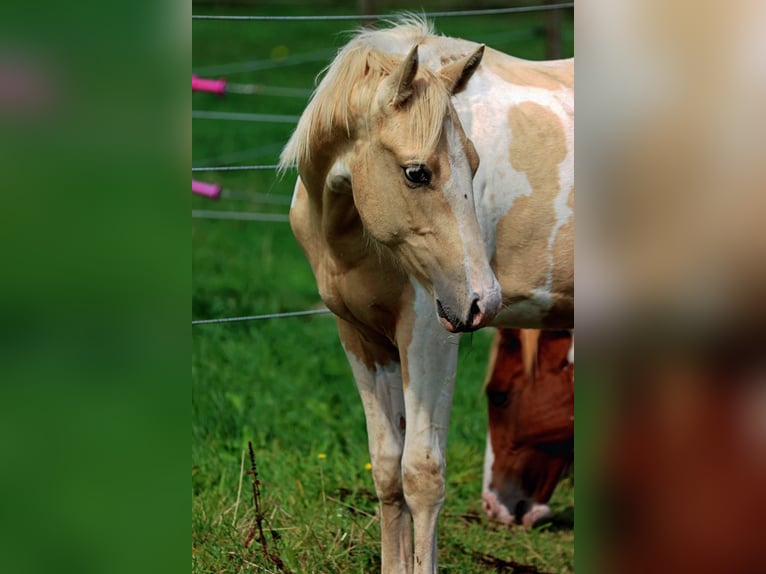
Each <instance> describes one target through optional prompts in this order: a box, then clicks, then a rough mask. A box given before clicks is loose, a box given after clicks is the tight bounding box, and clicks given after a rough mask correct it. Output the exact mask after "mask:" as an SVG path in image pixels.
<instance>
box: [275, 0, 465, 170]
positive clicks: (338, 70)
mask: <svg viewBox="0 0 766 574" xmlns="http://www.w3.org/2000/svg"><path fill="white" fill-rule="evenodd" d="M388 24H389V25H393V27H391V28H386V29H380V30H361V31H358V32H357V33H356V34H355V35H354V37H353V38H352V39H351V40H350V41H349V42H348V43H347V44H346V45H345V46H344V47H343V48H341V49H340V50H339V52H338V54H337V55H336V57H335V59H334V60H333V61H332V63H331V64H330V65H329V66H328V67H327V68H325V75H324V78H323V79H322V81H321V82H320V83H319V85H318V86H317V88H316V90H314V93H313V95H312V97H311V100H310V101H309V103H308V105H307V106H306V109H305V110H304V112H303V114H302V115H301V118H300V120H299V121H298V125H297V127H296V128H295V131H294V132H293V134H292V136H291V137H290V140H289V141H288V142H287V145H286V146H285V148H284V149H283V150H282V153H281V155H280V161H279V169H280V171H281V172H284V170H286V169H287V168H289V167H291V166H292V165H298V166H299V167H300V166H305V165H307V164H309V162H310V161H311V157H312V152H313V151H314V150H315V149H317V148H325V147H326V146H327V145H328V144H331V143H334V142H336V141H337V139H338V138H339V137H343V138H346V139H350V138H351V137H352V135H353V132H354V131H355V130H356V129H359V128H360V127H364V129H367V130H369V129H370V124H369V123H367V120H369V119H370V117H371V114H372V112H373V108H374V106H375V104H376V99H375V95H376V93H377V89H378V87H379V85H380V83H381V81H383V80H384V79H385V78H386V77H387V76H389V75H390V74H391V73H392V72H393V71H394V70H396V67H397V65H398V64H399V63H400V62H401V61H402V59H403V55H404V54H406V53H407V52H409V50H410V49H411V48H412V46H414V45H415V44H419V43H421V42H423V41H424V40H426V39H427V38H428V37H430V36H433V35H434V32H433V29H432V27H431V25H430V23H428V22H427V21H425V20H424V19H422V18H418V17H417V16H412V15H409V16H403V17H401V18H400V19H398V20H397V21H396V22H388ZM413 88H414V95H413V97H412V98H411V102H410V103H409V104H408V105H410V106H411V108H410V114H411V122H410V133H409V134H408V135H406V136H403V137H406V138H407V140H408V141H405V142H403V143H405V144H409V145H410V146H411V148H412V149H417V150H422V153H423V154H425V153H427V152H428V151H429V150H431V149H433V147H434V146H435V145H436V142H437V141H438V139H439V136H440V135H441V130H442V124H443V120H444V116H445V114H446V113H447V109H448V104H449V97H450V95H449V93H448V92H447V89H446V87H445V86H444V85H443V83H442V82H441V81H438V76H437V74H436V72H434V71H432V70H429V69H427V68H426V67H425V66H424V65H422V64H421V65H420V66H419V69H418V75H417V77H416V81H415V82H414V84H413Z"/></svg>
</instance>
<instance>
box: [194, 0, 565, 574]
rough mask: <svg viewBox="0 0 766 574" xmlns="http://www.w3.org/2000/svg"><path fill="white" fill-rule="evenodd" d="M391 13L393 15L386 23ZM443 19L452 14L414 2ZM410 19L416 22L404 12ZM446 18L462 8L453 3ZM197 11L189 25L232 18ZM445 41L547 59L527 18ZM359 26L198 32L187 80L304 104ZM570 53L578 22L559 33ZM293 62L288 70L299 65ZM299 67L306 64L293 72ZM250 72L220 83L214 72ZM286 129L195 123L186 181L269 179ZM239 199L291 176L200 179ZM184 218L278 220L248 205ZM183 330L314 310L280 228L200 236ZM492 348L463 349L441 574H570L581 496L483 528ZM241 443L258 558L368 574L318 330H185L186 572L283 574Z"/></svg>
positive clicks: (369, 498) (276, 108) (198, 204)
mask: <svg viewBox="0 0 766 574" xmlns="http://www.w3.org/2000/svg"><path fill="white" fill-rule="evenodd" d="M390 4H391V3H388V4H386V9H388V7H389V5H390ZM422 5H423V7H424V8H426V9H442V8H443V7H444V6H445V5H446V4H445V3H438V4H437V3H431V4H429V3H423V4H422ZM254 6H255V7H254V8H252V9H251V10H250V12H249V13H258V14H269V13H272V14H311V13H324V14H328V13H353V12H354V11H355V10H356V7H357V3H356V2H346V3H342V2H334V3H322V2H315V3H308V2H306V3H305V4H303V3H297V2H288V3H285V2H281V3H278V2H272V3H267V2H266V3H264V2H260V3H258V4H255V5H254ZM409 6H410V7H411V6H412V5H411V4H409ZM448 7H450V8H453V7H459V6H458V5H457V4H455V5H454V6H452V5H449V6H448ZM239 10H240V11H239V12H238V9H237V8H236V7H234V6H226V7H223V8H221V9H220V10H217V9H216V8H214V7H212V6H209V5H198V6H197V5H195V7H194V10H193V11H194V12H195V13H216V11H217V12H218V13H229V14H234V13H243V12H242V11H241V9H239ZM436 24H437V29H438V30H439V31H440V32H442V33H445V34H450V35H460V36H462V37H465V38H468V39H472V40H476V41H481V42H485V43H487V44H488V45H491V46H493V47H496V48H498V49H501V50H504V51H507V52H509V53H512V54H515V55H518V56H522V57H527V58H533V59H539V58H542V57H543V40H542V35H541V25H542V18H541V17H540V16H539V15H536V14H528V15H522V16H516V15H508V16H493V17H480V18H452V19H446V18H445V19H440V20H437V22H436ZM355 25H356V23H354V22H219V21H195V22H194V23H193V28H192V30H193V64H192V65H193V70H194V71H195V72H196V73H198V74H199V75H201V76H205V77H221V76H224V75H225V76H227V77H228V78H229V80H230V81H232V82H239V83H255V84H265V85H269V86H284V87H292V88H301V89H310V88H311V87H312V86H313V81H314V77H315V75H316V74H317V73H318V72H319V71H320V70H321V69H322V68H323V67H324V66H325V65H326V64H327V62H328V60H329V59H330V57H331V55H332V53H333V52H334V50H335V49H336V48H337V47H338V46H340V45H341V44H342V43H343V42H344V37H343V36H342V35H341V34H339V33H340V32H342V31H345V30H348V29H349V28H352V27H354V26H355ZM564 32H565V35H564V39H565V53H566V54H567V55H569V54H571V51H572V28H571V20H570V21H568V22H566V25H565V27H564ZM296 55H298V56H301V57H300V58H297V60H301V59H302V60H303V63H296V58H295V56H296ZM303 55H309V56H308V57H303ZM243 62H244V63H246V65H243V66H232V67H230V68H229V70H232V69H236V68H249V69H251V70H252V71H248V72H232V71H226V68H225V67H223V65H227V66H228V65H229V64H232V63H237V64H239V63H243ZM192 101H193V104H192V105H193V108H194V109H195V110H212V111H229V112H245V113H267V114H289V115H297V114H300V112H301V111H302V109H303V107H304V105H305V102H306V100H305V98H300V97H286V96H278V97H276V96H265V95H260V96H256V95H234V94H232V95H229V96H226V97H224V98H219V97H216V96H211V95H206V94H195V95H194V97H193V100H192ZM292 127H293V125H291V124H288V123H255V122H235V121H220V120H207V119H197V120H194V122H193V149H192V154H193V165H195V166H204V165H237V164H240V165H244V164H271V163H274V162H275V161H276V159H277V156H278V154H279V150H280V149H281V146H282V145H283V143H284V142H285V141H286V139H287V137H288V136H289V134H290V131H291V130H292ZM195 177H196V179H200V180H203V181H210V182H218V183H221V184H222V185H223V186H224V187H225V188H226V189H229V190H232V191H234V192H237V193H239V194H243V195H244V194H252V193H259V194H270V195H271V196H273V197H275V198H288V197H289V195H290V192H291V188H292V183H293V177H294V174H288V175H287V176H286V177H285V178H284V181H279V180H278V179H276V177H275V174H274V173H273V172H272V171H263V172H256V171H249V172H235V173H198V174H195ZM193 205H194V208H195V209H220V210H229V211H254V212H261V213H263V212H274V213H286V211H287V206H286V205H274V204H272V203H264V202H262V201H258V200H253V199H228V200H221V201H219V202H218V203H215V204H214V203H211V202H210V201H209V200H206V199H204V198H200V197H195V198H194V200H193ZM192 242H193V293H192V317H193V318H194V319H206V318H214V317H229V316H242V315H254V314H261V313H273V312H282V311H298V310H305V309H311V308H313V307H316V306H318V305H320V304H321V302H320V301H319V298H318V296H317V292H316V286H315V283H314V278H313V276H312V274H311V270H310V268H309V266H308V263H307V262H306V261H305V259H304V257H303V254H302V253H301V251H300V249H299V248H298V245H297V243H296V242H295V240H294V238H293V237H292V234H291V232H290V229H289V226H288V225H287V224H286V223H280V222H248V221H221V220H206V219H195V220H193V224H192ZM490 336H491V333H489V332H479V333H476V334H474V335H473V336H470V337H464V339H463V343H462V345H461V350H460V354H461V361H460V369H459V372H458V381H457V385H456V389H455V402H454V408H453V412H452V419H451V428H450V438H449V448H448V453H447V463H448V470H447V473H448V484H447V502H446V504H445V507H444V510H443V512H442V515H441V519H440V529H439V556H440V571H441V572H455V573H458V572H460V573H464V572H498V571H499V572H572V571H573V569H574V530H573V529H574V489H573V486H572V483H571V481H570V480H565V481H564V483H562V485H560V487H559V488H558V490H557V492H556V494H555V496H554V499H553V501H552V507H553V509H554V513H555V517H554V520H553V522H552V523H551V524H548V525H546V526H543V527H541V528H539V529H535V530H532V531H529V532H526V531H522V530H510V529H509V528H507V527H502V526H499V525H495V524H492V523H490V522H488V520H487V519H486V518H485V517H484V515H483V513H482V512H481V474H482V459H483V453H484V439H485V434H486V416H487V415H486V404H485V400H484V397H483V396H482V393H481V384H482V381H483V378H484V374H485V369H486V355H487V348H488V345H489V340H490ZM249 441H250V442H252V444H253V448H254V452H255V459H256V463H257V469H258V474H259V479H260V481H261V489H262V492H261V503H262V510H263V512H264V514H265V516H266V519H267V523H266V525H265V526H264V528H265V530H266V532H267V543H268V549H269V551H270V552H271V553H273V554H275V555H277V556H279V558H280V559H281V561H282V562H283V564H284V566H283V570H282V571H290V572H356V573H367V572H374V571H376V570H377V569H378V568H379V552H380V542H379V534H380V533H379V523H378V520H377V517H376V507H377V503H376V499H375V495H374V490H373V484H372V478H371V476H370V471H369V466H368V463H369V457H368V455H367V446H366V445H367V440H366V435H365V427H364V416H363V412H362V408H361V404H360V402H359V398H358V396H357V393H356V389H355V386H354V383H353V380H352V378H351V373H350V369H349V367H348V365H347V363H346V360H345V357H344V355H343V353H342V350H341V347H340V344H339V342H338V338H337V334H336V331H335V325H334V321H333V320H332V319H331V318H330V317H328V316H316V317H312V318H290V319H275V320H265V321H257V322H244V323H230V324H221V325H204V326H196V327H193V331H192V571H193V572H200V573H201V572H252V571H255V572H277V571H280V569H279V568H278V567H277V566H276V565H275V564H274V563H273V562H270V561H269V560H267V559H266V558H265V557H264V553H263V551H262V548H261V545H260V544H259V542H258V541H257V539H256V540H253V541H252V542H251V543H250V544H249V545H248V546H247V547H246V546H245V543H246V540H247V538H248V535H249V534H250V532H251V530H252V528H253V526H254V524H255V520H254V519H255V515H256V513H255V508H254V505H253V500H252V490H251V486H250V476H249V475H247V474H246V471H247V470H248V469H249V467H250V462H249V457H248V456H246V450H247V445H248V442H249Z"/></svg>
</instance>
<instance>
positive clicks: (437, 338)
mask: <svg viewBox="0 0 766 574" xmlns="http://www.w3.org/2000/svg"><path fill="white" fill-rule="evenodd" d="M413 286H414V288H415V305H414V307H415V308H414V312H415V317H414V321H413V323H412V324H413V333H412V339H411V342H410V344H409V346H408V347H407V349H406V350H403V352H404V353H405V356H403V364H404V365H406V372H405V373H404V377H405V380H406V381H407V386H406V389H405V391H404V404H405V409H406V411H407V434H406V437H405V441H404V455H403V457H402V482H403V486H404V497H405V500H406V501H407V506H408V507H409V509H410V512H411V513H412V518H413V522H414V528H415V563H414V571H415V572H416V573H427V574H435V573H436V567H437V556H436V521H437V518H438V516H439V511H440V510H441V507H442V504H443V502H444V488H445V470H446V468H445V454H446V448H447V427H448V425H449V415H450V409H451V407H452V392H453V388H454V383H455V371H456V368H457V352H458V343H459V340H460V337H459V335H452V334H449V333H447V332H446V331H445V330H444V328H442V326H441V325H440V324H439V322H438V319H437V318H436V314H435V313H434V311H433V300H432V298H431V295H429V294H428V293H427V292H426V291H425V290H424V289H423V288H422V287H420V285H417V284H413Z"/></svg>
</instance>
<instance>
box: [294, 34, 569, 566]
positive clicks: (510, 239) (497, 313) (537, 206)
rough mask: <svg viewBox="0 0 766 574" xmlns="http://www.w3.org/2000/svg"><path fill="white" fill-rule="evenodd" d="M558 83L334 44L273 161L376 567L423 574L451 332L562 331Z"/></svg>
mask: <svg viewBox="0 0 766 574" xmlns="http://www.w3.org/2000/svg"><path fill="white" fill-rule="evenodd" d="M572 84H573V62H572V61H559V62H537V63H533V62H528V61H524V60H520V59H516V58H512V57H510V56H507V55H505V54H502V53H500V52H497V51H495V50H492V49H489V48H487V49H485V48H484V46H482V45H478V44H475V43H473V42H468V41H464V40H458V39H454V38H446V37H439V36H436V35H434V34H433V32H432V30H431V29H430V28H429V26H428V25H427V24H426V23H425V22H422V21H420V20H417V19H408V20H405V21H403V23H402V24H401V25H399V26H395V27H393V28H391V29H387V30H377V31H363V32H360V33H359V34H357V35H356V36H355V37H354V38H353V39H352V40H351V41H350V42H349V43H348V44H347V45H346V46H345V47H343V48H342V49H341V50H340V52H339V53H338V55H337V56H336V58H335V59H334V61H333V62H332V63H331V64H330V66H329V67H328V69H327V72H326V74H325V76H324V78H323V79H322V81H321V83H320V84H319V85H318V87H317V89H316V91H315V92H314V95H313V96H312V99H311V101H310V103H309V104H308V106H307V108H306V110H305V111H304V113H303V114H302V116H301V119H300V121H299V122H298V126H297V128H296V130H295V132H294V133H293V135H292V137H291V139H290V141H289V142H288V144H287V146H286V147H285V149H284V150H283V152H282V156H281V166H282V167H283V168H286V167H287V166H289V165H292V164H297V166H298V173H299V176H300V177H299V179H298V181H297V183H296V188H295V193H294V195H293V204H292V207H291V210H290V221H291V224H292V228H293V232H294V233H295V236H296V237H297V239H298V241H299V243H300V244H301V246H302V247H303V249H304V251H305V253H306V255H307V257H308V260H309V262H310V264H311V267H312V269H313V272H314V275H315V277H316V280H317V285H318V288H319V293H320V296H321V297H322V300H323V301H324V303H325V304H326V305H327V307H328V308H330V309H331V310H332V311H333V313H335V315H337V324H338V331H339V334H340V339H341V342H342V344H343V347H344V349H345V351H346V354H347V356H348V360H349V363H350V365H351V369H352V371H353V374H354V378H355V379H356V384H357V387H358V389H359V394H360V395H361V399H362V404H363V405H364V410H365V415H366V419H367V432H368V439H369V448H370V457H371V461H372V467H373V471H372V474H373V480H374V482H375V488H376V490H377V494H378V497H379V499H380V504H381V533H382V545H381V554H382V557H381V562H382V570H383V572H412V571H413V570H414V571H415V572H429V573H432V572H436V565H437V557H436V547H437V546H436V522H437V517H438V515H439V511H440V509H441V507H442V504H443V502H444V494H445V458H444V457H445V451H446V441H447V427H448V424H449V413H450V408H451V403H452V394H453V386H454V381H455V370H456V364H457V351H458V341H459V333H460V332H465V331H471V330H475V329H478V328H480V327H483V326H485V325H489V324H490V323H492V322H493V321H494V322H495V323H496V324H504V325H507V326H513V327H532V328H569V327H572V322H573V306H574V272H573V267H574V265H573V242H574V238H573V227H574V216H573V211H572V209H573V202H574V187H573V139H574V135H573V121H574V118H573V114H574V111H573V86H572ZM413 526H414V540H413Z"/></svg>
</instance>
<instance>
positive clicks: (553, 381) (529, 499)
mask: <svg viewBox="0 0 766 574" xmlns="http://www.w3.org/2000/svg"><path fill="white" fill-rule="evenodd" d="M571 348H572V336H571V334H570V333H569V332H568V331H541V332H537V331H529V330H526V331H518V330H510V329H509V330H501V331H500V332H499V333H498V335H497V337H496V340H495V343H494V349H493V360H494V364H493V366H492V371H491V373H490V376H489V379H488V381H487V385H486V393H487V399H488V404H489V436H488V442H487V453H486V457H485V461H484V492H483V493H482V499H483V507H484V511H485V512H486V513H487V515H488V516H489V517H490V518H492V519H494V520H497V521H499V522H503V523H506V524H516V523H521V524H524V525H526V526H531V525H533V524H535V523H536V522H538V521H540V520H541V519H543V518H545V517H546V516H548V514H549V513H550V509H549V508H548V506H547V502H548V500H549V499H550V497H551V495H552V494H553V491H554V489H555V488H556V485H557V484H558V482H559V479H560V478H561V477H562V475H563V473H564V472H565V471H566V470H567V468H569V466H570V465H571V464H572V462H573V437H574V422H573V415H574V365H573V363H572V361H573V357H571V356H570V349H571Z"/></svg>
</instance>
